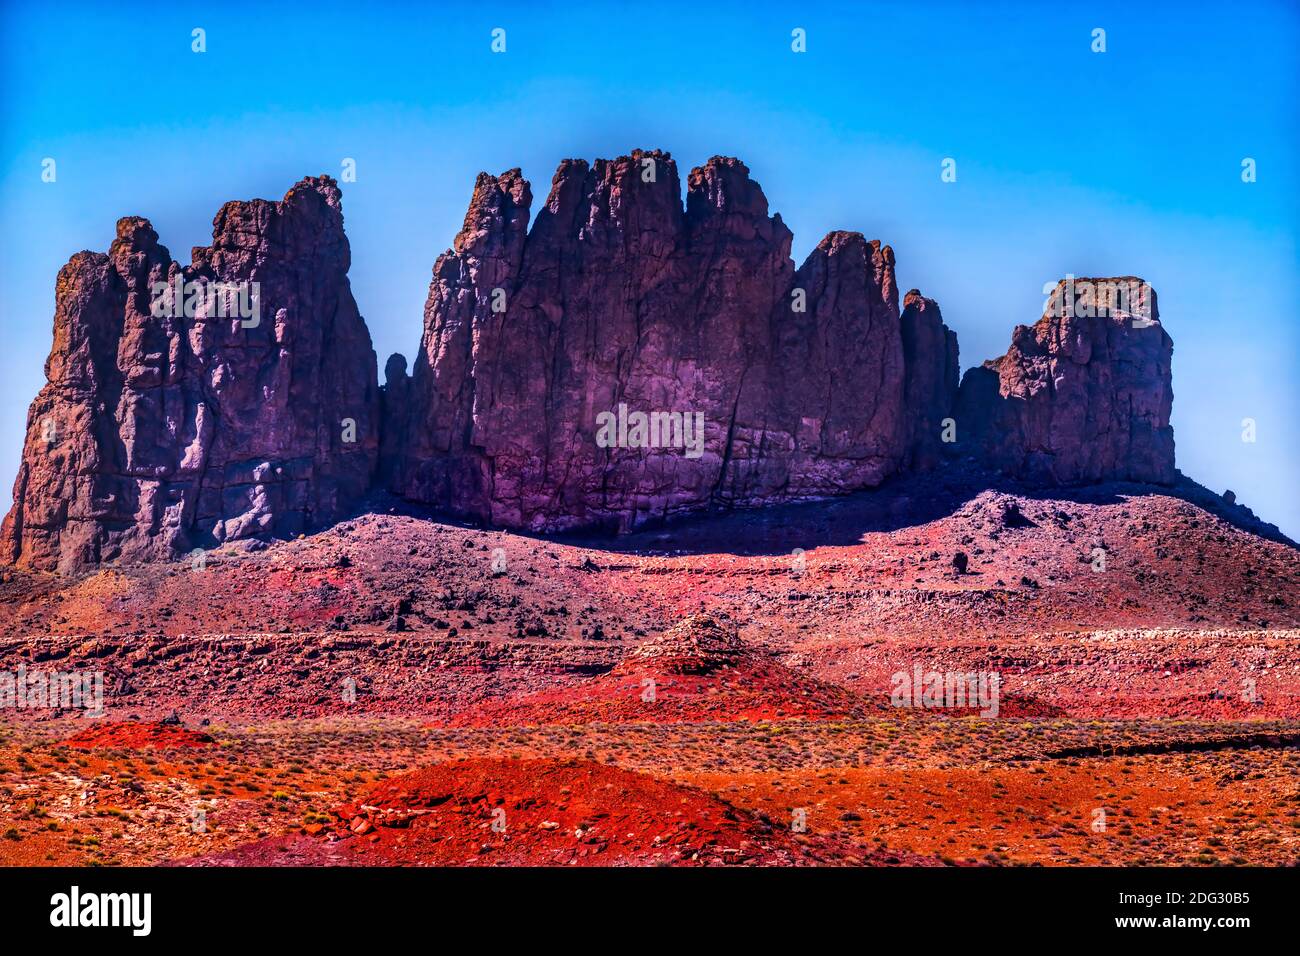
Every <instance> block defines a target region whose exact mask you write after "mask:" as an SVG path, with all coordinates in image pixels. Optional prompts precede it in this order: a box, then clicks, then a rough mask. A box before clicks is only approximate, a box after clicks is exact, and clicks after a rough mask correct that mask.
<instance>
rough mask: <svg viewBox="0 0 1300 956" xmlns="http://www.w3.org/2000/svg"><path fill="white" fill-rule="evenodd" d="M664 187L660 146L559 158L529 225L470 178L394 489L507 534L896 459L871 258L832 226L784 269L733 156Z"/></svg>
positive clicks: (703, 503) (684, 503) (887, 363)
mask: <svg viewBox="0 0 1300 956" xmlns="http://www.w3.org/2000/svg"><path fill="white" fill-rule="evenodd" d="M680 197H681V185H680V181H679V177H678V171H677V166H676V164H675V163H674V161H673V159H672V157H671V156H670V155H668V154H667V153H663V152H658V151H656V152H634V153H633V154H632V155H631V156H624V157H621V158H619V159H616V160H613V161H605V160H598V161H597V162H596V163H595V164H594V165H592V166H589V165H588V164H587V163H586V162H583V161H572V160H570V161H566V162H565V163H563V164H562V165H561V166H560V168H559V170H558V171H557V173H556V175H555V178H554V180H553V182H552V185H551V191H550V195H549V196H548V198H547V200H546V202H545V204H544V205H543V207H542V209H541V210H540V211H539V213H538V215H537V219H536V221H535V222H534V223H533V226H532V229H531V230H528V228H527V225H528V213H529V205H530V202H531V191H530V189H529V187H528V184H527V183H526V182H525V181H524V180H523V179H522V178H521V177H520V175H519V171H518V170H512V171H510V172H508V173H505V174H503V175H502V176H500V177H496V178H493V177H490V176H486V175H484V176H480V177H479V180H478V183H477V184H476V186H475V190H474V196H473V199H472V200H471V203H470V209H469V213H468V214H467V216H466V218H465V225H464V227H463V228H462V230H461V233H460V235H459V236H457V238H456V243H455V246H454V248H453V249H452V250H450V251H448V252H447V253H446V254H444V255H443V256H442V257H441V258H440V259H439V260H438V263H437V265H436V266H435V268H434V279H433V283H432V285H431V288H430V292H429V300H428V304H427V306H426V308H425V333H424V340H423V343H422V345H421V350H420V354H419V356H418V358H417V360H416V364H415V373H414V377H413V380H412V384H411V392H412V397H411V400H410V414H409V417H408V419H407V420H406V422H405V423H399V424H397V425H395V426H394V427H397V428H404V433H405V435H406V440H405V446H406V457H405V460H404V462H403V464H402V467H401V469H400V474H399V475H398V476H397V479H396V481H395V482H394V488H395V490H397V491H398V492H399V493H401V494H403V495H405V496H407V497H409V498H413V499H416V500H419V501H425V502H429V503H436V504H438V505H440V506H443V507H449V508H450V509H451V510H453V511H456V512H458V513H461V514H465V515H468V516H471V517H474V518H478V519H481V520H485V521H489V522H491V523H493V524H498V525H505V526H509V527H523V528H529V529H532V530H536V531H555V530H562V529H566V528H574V527H590V526H603V527H609V528H618V529H627V528H630V527H633V526H635V525H637V524H640V523H643V522H645V521H647V520H650V519H654V518H662V517H666V516H669V515H673V514H677V513H681V512H686V511H692V510H696V509H700V508H704V507H709V506H724V507H729V506H742V505H756V504H761V503H764V502H770V501H777V500H789V499H795V498H807V497H818V496H824V495H831V494H838V493H843V492H845V491H850V490H853V489H856V488H863V487H869V486H871V485H874V484H878V483H879V482H880V481H881V480H883V479H884V478H885V477H887V476H888V475H889V474H891V473H893V472H894V471H896V470H897V469H898V468H899V466H900V465H901V463H902V462H903V460H904V458H905V455H906V441H907V437H906V436H907V431H908V428H907V425H906V422H905V418H904V408H903V378H904V373H903V346H902V338H901V332H900V326H899V315H898V292H897V287H896V285H895V281H894V269H893V267H894V259H893V253H892V251H891V250H890V249H889V247H888V246H883V247H882V246H881V245H880V244H879V243H878V242H870V243H869V242H867V241H866V240H865V239H863V237H862V236H861V235H860V234H858V233H847V232H834V233H831V234H830V235H828V236H827V237H826V238H825V239H824V240H823V241H822V242H821V243H820V244H819V245H818V247H817V249H816V250H815V251H814V252H813V253H812V255H810V256H809V258H808V260H807V261H806V262H805V263H804V265H803V266H802V267H801V268H800V269H798V271H796V270H795V268H794V263H793V262H792V260H791V259H790V242H791V234H790V231H789V230H788V229H787V228H786V227H785V224H784V223H783V222H782V221H781V217H780V216H779V215H777V216H769V215H768V206H767V199H766V197H764V195H763V192H762V190H761V189H760V188H759V186H758V184H757V183H755V182H754V181H753V180H751V179H750V178H749V171H748V170H747V169H746V168H745V166H744V165H743V164H742V163H740V162H739V161H737V160H734V159H724V158H721V157H714V158H713V159H711V160H710V161H709V162H708V163H706V164H705V165H704V166H703V167H700V168H698V169H695V170H693V171H692V172H691V174H690V176H689V177H688V180H687V198H686V205H685V208H683V206H682V203H681V198H680ZM639 422H640V424H639ZM641 424H644V426H645V427H644V429H642V428H641Z"/></svg>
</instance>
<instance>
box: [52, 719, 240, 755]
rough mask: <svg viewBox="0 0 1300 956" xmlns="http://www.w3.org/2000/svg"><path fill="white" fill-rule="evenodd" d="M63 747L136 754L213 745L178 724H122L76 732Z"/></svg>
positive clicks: (213, 743) (200, 735)
mask: <svg viewBox="0 0 1300 956" xmlns="http://www.w3.org/2000/svg"><path fill="white" fill-rule="evenodd" d="M67 743H68V745H69V746H71V747H75V748H77V749H79V750H113V749H122V750H138V749H141V748H144V747H157V748H160V749H165V748H170V747H176V748H183V747H212V746H216V741H215V740H213V739H212V737H210V736H209V735H208V734H205V733H201V732H200V731H196V730H186V729H185V728H184V727H182V726H180V725H179V724H164V723H154V722H148V723H146V722H144V721H122V722H115V723H107V724H97V725H95V726H93V727H88V728H86V729H85V730H82V731H79V732H78V733H75V734H73V735H72V736H71V737H69V738H68V740H67Z"/></svg>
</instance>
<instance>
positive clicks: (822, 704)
mask: <svg viewBox="0 0 1300 956" xmlns="http://www.w3.org/2000/svg"><path fill="white" fill-rule="evenodd" d="M870 709H872V708H870V707H868V705H867V704H866V703H865V702H864V701H863V700H862V698H860V697H858V696H857V695H856V694H853V693H852V692H850V691H848V690H845V689H844V688H842V687H837V686H836V685H834V684H828V683H826V682H825V681H820V680H817V679H815V678H811V677H806V676H804V675H802V674H799V673H798V672H796V671H794V670H793V669H791V668H789V667H786V666H784V665H782V664H779V663H777V662H775V661H773V660H771V659H769V658H766V657H764V656H763V655H762V654H761V653H760V652H759V651H758V650H757V649H755V648H753V647H751V646H750V645H748V644H746V643H745V642H744V641H742V640H741V639H740V637H739V636H738V635H737V634H736V630H735V628H734V627H730V626H728V625H724V624H721V623H719V622H718V621H717V620H715V619H714V618H713V617H711V616H708V615H694V616H692V617H688V618H686V619H685V620H683V621H681V622H680V623H679V624H677V625H675V626H674V627H672V628H670V629H669V630H667V631H665V632H664V633H663V634H662V635H660V636H659V637H657V638H655V639H653V640H650V641H647V642H646V643H644V644H641V645H640V646H638V647H637V648H636V649H635V650H633V651H631V652H630V653H629V654H628V655H627V657H625V658H624V659H623V660H622V661H620V662H619V663H618V664H617V665H615V666H614V667H613V669H611V670H610V671H609V672H608V673H607V674H602V675H601V676H599V677H597V678H594V679H592V680H590V681H587V682H585V683H581V684H577V685H574V686H567V687H552V688H547V689H545V690H541V691H537V692H535V693H531V694H523V695H520V696H517V697H514V698H509V699H505V700H493V701H486V702H484V703H482V704H479V705H477V706H474V707H472V708H470V709H468V710H465V711H462V712H461V713H460V714H457V715H455V716H454V717H452V718H451V720H450V721H449V723H450V725H451V726H454V727H484V726H487V727H504V726H513V727H519V726H531V725H541V724H588V723H632V722H646V723H688V722H689V723H694V722H707V721H734V720H776V719H785V720H790V719H808V720H818V719H834V718H846V717H859V716H863V715H864V714H865V713H866V712H867V711H868V710H870Z"/></svg>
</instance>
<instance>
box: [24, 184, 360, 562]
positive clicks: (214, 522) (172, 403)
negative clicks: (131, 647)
mask: <svg viewBox="0 0 1300 956" xmlns="http://www.w3.org/2000/svg"><path fill="white" fill-rule="evenodd" d="M348 264H349V250H348V243H347V239H346V237H345V236H344V233H343V216H342V212H341V208H340V195H339V190H338V187H337V186H336V185H335V183H334V182H333V180H330V179H328V178H324V177H322V178H320V179H307V180H303V181H302V182H301V183H299V184H298V185H296V186H294V187H293V188H292V189H291V190H289V192H288V193H287V194H286V195H285V197H284V199H283V200H282V201H280V202H267V201H264V200H254V201H252V202H232V203H227V204H226V205H225V206H224V207H222V209H221V211H220V212H219V213H218V214H217V216H216V219H215V220H214V221H213V242H212V245H211V246H208V247H206V248H195V249H194V251H193V261H192V264H191V265H190V266H188V267H185V266H181V265H180V264H179V263H176V262H174V261H173V260H172V258H171V256H170V254H169V253H168V251H167V249H166V248H165V247H163V246H161V245H159V244H158V236H157V234H156V233H155V232H154V230H153V228H152V227H151V226H150V224H149V222H148V221H147V220H145V219H140V218H134V217H133V218H127V219H122V220H121V221H119V222H118V225H117V238H116V240H115V241H114V242H113V244H112V247H111V248H110V250H109V253H108V254H107V255H102V254H99V253H92V252H81V253H78V254H77V255H75V256H73V257H72V259H71V260H70V261H69V262H68V264H67V265H66V266H64V267H63V269H62V270H61V271H60V273H59V279H58V285H57V289H56V296H55V301H56V304H55V316H54V344H53V347H52V349H51V352H50V357H49V360H48V361H47V362H46V378H47V379H48V384H46V386H45V387H44V388H43V389H41V392H40V394H39V395H38V396H37V397H36V400H35V401H34V402H33V403H32V406H31V410H30V411H29V413H28V425H27V437H26V442H25V445H24V449H23V460H22V465H21V467H20V470H19V474H18V479H17V481H16V483H15V486H14V505H13V508H12V510H11V511H10V513H9V515H8V517H6V519H5V521H4V525H3V530H0V554H2V555H3V557H4V558H5V559H6V560H8V561H10V562H15V563H18V564H20V565H25V566H30V567H34V568H42V569H51V568H61V569H69V568H74V567H77V566H79V565H81V564H86V563H94V562H99V561H104V560H110V559H115V558H123V559H150V558H170V557H174V556H175V555H176V554H177V553H178V552H184V551H187V550H189V549H190V548H193V547H210V546H212V545H214V544H216V543H219V542H222V541H229V540H234V539H238V538H245V537H250V536H253V535H275V536H287V535H292V534H296V533H299V532H302V531H306V530H309V529H311V528H314V527H319V526H320V525H322V524H325V523H327V522H330V521H333V520H335V519H336V518H338V517H339V516H341V515H342V514H344V513H346V511H347V510H348V509H349V508H350V507H351V506H352V505H353V503H354V502H355V501H356V500H357V498H358V497H359V496H360V495H361V494H363V493H364V492H365V491H366V489H367V488H368V487H369V485H370V482H371V478H372V474H373V471H374V466H375V454H376V441H377V426H378V404H377V389H376V384H375V359H374V352H373V350H372V348H371V345H370V335H369V333H368V332H367V330H366V327H365V323H364V322H363V321H362V319H361V316H360V314H359V313H358V311H357V306H356V303H355V302H354V301H353V299H352V293H351V291H350V288H349V286H348V280H347V269H348Z"/></svg>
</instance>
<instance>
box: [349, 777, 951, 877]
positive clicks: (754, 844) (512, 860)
mask: <svg viewBox="0 0 1300 956" xmlns="http://www.w3.org/2000/svg"><path fill="white" fill-rule="evenodd" d="M338 815H339V823H338V824H337V826H336V827H335V829H334V832H335V834H336V835H337V836H342V837H343V841H340V842H338V843H336V844H335V845H334V846H335V852H336V853H337V852H338V851H340V850H342V851H344V852H343V855H345V856H346V855H349V853H348V851H350V853H351V854H354V855H355V857H356V862H358V863H364V864H372V865H392V864H399V865H400V864H415V865H418V864H423V865H451V864H472V865H497V866H500V865H533V866H538V865H543V866H545V865H571V864H577V865H583V866H619V865H623V866H651V865H665V864H667V865H680V866H691V865H696V866H710V865H725V864H746V865H761V864H778V865H811V864H820V863H832V862H835V863H841V864H843V863H850V864H851V863H863V864H870V865H885V864H890V863H893V864H897V863H909V864H917V863H922V864H924V863H927V862H933V861H930V860H928V859H927V858H924V857H918V856H914V855H912V854H889V853H885V852H874V853H866V854H864V853H863V851H861V850H859V849H856V848H854V847H851V846H849V845H848V844H845V843H842V842H840V841H838V840H835V839H832V838H830V837H824V836H819V835H817V834H813V833H796V832H794V829H793V827H792V826H791V822H790V821H772V820H769V819H767V818H766V817H764V816H762V815H755V814H751V813H749V812H747V811H744V810H739V809H737V808H735V807H733V806H732V805H730V804H729V803H726V802H725V801H723V800H721V799H719V798H717V797H714V796H712V795H710V794H707V793H704V792H702V791H698V790H694V789H692V788H690V787H683V786H680V785H677V784H673V783H669V782H667V781H664V780H659V779H657V778H655V777H650V776H646V775H644V774H640V773H633V772H631V771H629V770H622V769H619V768H617V767H610V766H605V765H602V764H597V763H592V762H589V761H557V760H540V759H538V760H507V759H472V760H465V761H459V762H454V763H447V764H438V765H435V766H432V767H426V768H423V769H420V770H415V771H413V772H411V773H407V774H403V775H401V776H399V777H393V778H391V779H389V780H385V781H383V782H381V783H379V784H377V785H375V786H374V787H373V788H371V789H370V790H369V791H368V792H367V793H366V794H364V795H363V796H362V797H361V798H360V799H358V800H357V801H355V802H353V803H350V804H346V805H344V806H343V807H341V808H340V810H339V811H338ZM903 857H906V859H903Z"/></svg>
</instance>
